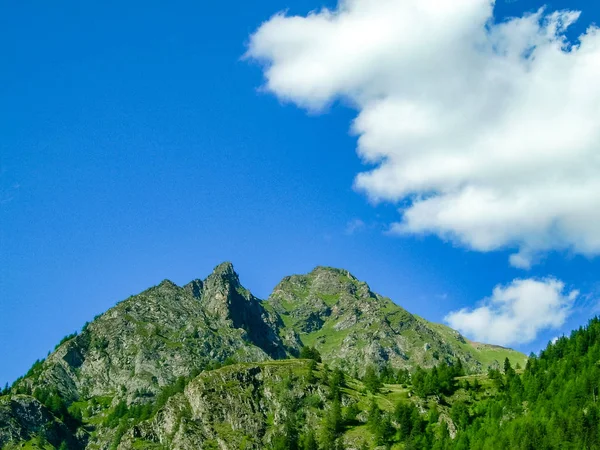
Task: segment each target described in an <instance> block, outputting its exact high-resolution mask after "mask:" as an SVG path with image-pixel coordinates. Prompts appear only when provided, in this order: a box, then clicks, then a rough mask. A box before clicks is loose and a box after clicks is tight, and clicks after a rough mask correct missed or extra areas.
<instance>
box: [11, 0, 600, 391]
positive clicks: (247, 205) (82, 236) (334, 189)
mask: <svg viewBox="0 0 600 450" xmlns="http://www.w3.org/2000/svg"><path fill="white" fill-rule="evenodd" d="M323 5H324V4H322V3H318V2H315V1H314V0H303V1H287V2H286V1H283V2H282V1H275V0H268V1H263V2H258V3H256V2H254V3H248V2H234V3H227V2H225V3H224V2H212V3H210V4H206V3H199V2H178V1H177V2H170V3H169V5H168V6H165V4H164V2H134V1H132V2H126V4H123V2H118V3H117V2H102V3H99V2H86V4H85V5H83V4H82V3H81V2H62V3H61V4H60V5H56V4H52V5H50V4H42V3H41V2H40V3H38V4H37V5H35V6H33V5H31V4H27V3H19V4H17V3H14V4H12V5H10V6H8V5H5V6H4V11H3V14H2V15H0V48H1V50H2V54H3V68H2V69H3V70H2V71H0V99H1V105H2V107H1V109H0V115H1V117H0V119H1V120H0V135H1V136H2V139H1V140H0V355H1V358H0V360H1V362H0V384H2V385H3V384H4V383H5V382H11V381H12V380H14V379H15V378H16V377H17V376H19V375H21V374H23V373H24V372H25V371H26V370H27V369H28V368H29V366H30V365H31V364H32V363H33V361H34V360H35V359H37V358H41V357H44V356H45V355H46V353H47V351H48V350H50V349H51V348H53V346H54V344H55V343H57V342H58V341H59V340H60V338H61V337H63V336H64V335H66V334H68V333H71V332H72V331H74V330H77V329H80V328H81V326H82V325H83V323H84V322H85V321H87V320H90V319H91V318H93V317H94V315H96V314H98V313H101V312H103V311H104V310H106V309H107V308H109V307H111V306H112V305H114V304H115V303H116V302H117V301H120V300H122V299H124V298H126V297H127V296H129V295H131V294H135V293H138V292H140V291H141V290H143V289H145V288H147V287H149V286H151V285H154V284H157V283H159V282H160V281H161V280H162V279H165V278H168V279H171V280H173V281H174V282H176V283H178V284H183V283H186V282H187V281H189V280H191V279H193V278H198V277H200V278H203V277H205V276H206V275H207V274H208V273H209V272H210V271H211V269H212V268H213V267H214V266H215V265H216V264H218V263H219V262H221V261H224V260H230V261H232V262H233V263H234V265H235V267H236V270H237V271H238V272H239V273H240V276H241V280H242V282H243V283H244V284H245V285H246V286H247V287H248V288H249V289H250V290H251V291H252V292H253V293H255V294H256V295H257V296H259V297H262V298H265V297H266V296H268V294H269V292H270V291H271V289H272V288H273V287H274V286H275V284H276V283H277V282H278V281H279V280H280V279H281V278H282V277H283V276H285V275H289V274H292V273H303V272H307V271H309V270H311V269H312V268H313V267H314V266H316V265H331V266H337V267H343V268H346V269H348V270H350V271H351V272H353V273H354V274H355V275H356V276H358V277H359V278H361V279H363V280H365V281H367V282H368V283H369V284H370V285H371V287H372V289H373V290H375V291H377V292H379V293H381V294H384V295H387V296H389V297H391V298H392V299H394V300H395V301H396V302H397V303H399V304H400V305H402V306H403V307H405V308H406V309H407V310H409V311H411V312H413V313H416V314H419V315H421V316H423V317H425V318H427V319H429V320H433V321H442V320H443V319H444V317H445V316H446V315H447V314H448V313H450V312H451V311H456V310H458V309H460V308H464V307H471V308H472V307H474V306H475V305H477V303H478V302H479V301H481V300H482V299H484V298H486V297H489V296H490V295H492V290H493V288H494V287H495V286H497V285H507V284H508V283H511V282H512V281H513V280H515V279H518V278H528V279H542V278H544V277H550V276H551V277H555V278H557V279H560V280H562V281H563V282H564V285H565V287H564V289H565V292H568V291H571V290H573V289H577V290H579V291H580V296H579V297H578V300H577V302H575V305H574V307H573V311H572V313H571V314H569V316H568V318H566V320H565V321H564V323H563V324H562V325H561V326H560V327H559V328H558V329H541V330H540V331H539V332H538V333H536V338H535V339H534V340H533V341H531V342H528V343H523V344H519V345H515V347H516V348H518V349H520V350H522V351H524V352H529V351H537V350H539V349H540V348H541V347H542V346H544V345H545V344H546V343H547V342H548V340H549V339H551V338H552V337H554V336H556V335H558V334H560V333H562V332H563V331H565V332H568V331H569V330H570V329H572V328H573V327H576V326H579V325H581V324H584V323H585V322H586V321H587V319H588V318H589V317H591V315H592V314H593V313H594V310H595V299H596V293H597V292H598V291H599V285H598V281H597V280H598V278H597V273H599V269H600V261H599V260H598V258H594V253H593V252H591V253H589V254H587V255H582V254H581V253H583V252H581V251H577V250H576V249H569V248H567V249H564V248H549V249H547V250H546V251H544V252H543V255H542V256H540V257H539V258H538V259H539V261H538V263H537V264H535V265H533V266H532V268H531V269H530V270H527V271H524V270H522V269H519V268H515V267H513V266H511V265H509V264H508V263H507V260H508V257H509V255H510V254H512V253H514V251H515V249H514V246H513V248H509V247H510V246H501V247H500V248H498V249H494V250H493V251H481V249H477V248H473V246H469V245H463V243H461V242H459V241H456V240H452V239H451V240H448V239H441V238H440V237H438V235H436V233H425V234H422V233H416V234H415V233H408V234H403V235H390V233H387V231H388V230H389V228H390V226H391V224H392V223H395V222H398V221H399V213H398V211H397V210H398V207H399V205H400V204H401V203H402V202H399V201H381V202H379V203H376V204H375V203H374V202H372V201H370V200H369V198H368V195H367V194H365V193H364V192H361V191H360V190H357V189H354V188H353V185H354V180H355V177H356V176H357V174H358V173H361V172H364V171H365V170H366V169H368V167H371V166H372V164H371V165H367V166H365V164H364V163H363V161H361V158H360V157H359V156H358V155H357V153H356V150H355V149H356V145H357V142H356V140H357V136H356V135H353V134H352V133H350V132H349V129H350V123H351V122H352V120H353V119H354V118H355V117H356V115H357V111H356V108H355V107H350V106H349V105H350V104H351V102H348V101H344V99H343V98H342V99H341V101H337V100H336V101H333V102H332V103H331V104H329V106H328V107H327V108H326V109H325V110H322V111H319V112H315V111H306V109H305V108H302V107H298V106H297V104H295V103H294V102H293V101H292V102H290V101H287V100H289V99H287V100H286V99H285V98H283V97H282V96H281V95H280V94H278V93H277V92H275V91H273V90H271V92H266V91H265V89H259V88H260V87H261V86H264V83H265V81H264V76H265V72H264V70H265V66H264V65H261V63H259V62H257V61H253V60H248V59H242V55H244V53H245V52H246V51H247V49H248V45H249V42H250V41H249V40H250V36H251V34H252V33H254V32H255V31H256V30H257V29H258V27H259V26H260V25H261V24H262V23H263V22H264V21H266V20H268V19H269V18H270V17H271V16H272V15H273V14H274V13H276V12H277V11H281V10H287V11H288V14H291V15H295V14H298V15H301V16H304V15H306V14H307V13H308V12H309V11H311V10H314V9H318V8H320V7H321V6H323ZM325 5H326V6H329V7H330V8H335V3H331V2H330V3H328V4H325ZM539 6H541V4H540V3H537V2H532V1H527V2H525V1H521V0H518V1H515V2H512V3H499V4H498V5H497V6H496V10H495V14H496V19H497V20H499V21H500V20H502V19H503V18H505V17H506V16H520V15H522V14H523V12H524V11H535V10H536V9H537V8H538V7H539ZM548 7H549V8H550V9H552V10H554V9H561V8H565V7H568V8H570V9H578V10H581V11H583V15H582V16H581V18H580V19H579V21H578V23H577V24H576V25H574V27H573V28H572V29H571V31H570V32H571V33H574V34H573V35H576V34H579V33H581V32H583V31H584V30H585V28H586V27H587V25H589V24H591V23H593V22H600V9H599V7H598V5H596V4H593V3H589V4H588V3H587V2H577V1H572V2H558V1H557V2H553V3H552V4H549V5H548ZM263 63H264V61H263ZM352 224H362V225H361V226H355V227H352V226H349V225H352ZM352 228H354V229H353V230H352Z"/></svg>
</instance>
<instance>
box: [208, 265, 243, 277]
mask: <svg viewBox="0 0 600 450" xmlns="http://www.w3.org/2000/svg"><path fill="white" fill-rule="evenodd" d="M212 273H213V274H215V275H222V276H232V275H233V276H235V277H236V278H237V276H238V275H237V273H236V272H235V270H234V268H233V264H232V263H230V262H229V261H225V262H222V263H221V264H219V265H218V266H217V267H215V268H214V269H213V272H212Z"/></svg>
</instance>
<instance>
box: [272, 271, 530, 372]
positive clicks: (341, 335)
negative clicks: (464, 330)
mask: <svg viewBox="0 0 600 450" xmlns="http://www.w3.org/2000/svg"><path fill="white" fill-rule="evenodd" d="M264 306H265V308H266V309H268V310H269V311H271V312H274V313H277V315H278V316H279V317H280V318H281V320H282V321H283V323H284V326H283V327H282V328H280V329H281V330H286V331H285V332H286V333H287V334H288V335H289V331H287V330H289V329H291V330H293V331H294V332H295V333H296V334H297V336H298V337H299V342H300V343H301V345H309V346H314V347H316V348H317V349H318V350H319V351H320V352H321V354H322V355H323V357H324V359H325V360H327V361H328V362H329V363H331V364H332V365H334V366H339V367H341V368H343V369H344V370H347V371H348V372H350V373H356V374H359V375H362V374H363V373H364V370H365V368H366V367H367V366H368V365H369V364H375V365H377V366H379V367H382V366H383V365H385V364H390V365H391V366H392V367H395V368H408V369H410V368H414V367H416V366H421V367H432V366H434V365H437V364H439V363H440V362H441V361H445V362H448V363H451V362H452V361H453V360H455V359H456V358H459V359H460V360H461V361H462V362H463V364H465V365H466V366H467V367H468V368H469V369H470V370H471V371H482V370H487V368H488V367H489V366H492V367H494V366H496V367H499V363H500V362H502V361H504V359H505V358H506V357H508V358H509V359H510V360H511V361H513V363H520V364H521V365H523V364H524V363H525V360H526V359H525V357H524V356H523V355H522V354H520V353H517V352H515V351H513V350H510V349H506V348H502V347H499V346H493V345H486V344H478V343H475V342H470V341H468V340H467V339H466V338H464V337H463V336H461V335H460V333H459V332H457V331H455V330H452V329H451V328H448V327H446V326H444V325H440V324H434V323H430V322H428V321H426V320H424V319H422V318H420V317H418V316H415V315H413V314H410V313H409V312H408V311H406V310H405V309H403V308H402V307H400V306H398V305H397V304H396V303H394V302H393V301H392V300H390V299H389V298H386V297H383V296H381V295H379V294H376V293H374V292H372V291H371V289H370V288H369V286H368V285H367V283H365V282H361V281H359V280H358V279H356V277H354V276H353V275H352V274H350V273H349V272H348V271H346V270H340V269H334V268H331V267H317V268H316V269H314V270H313V271H312V272H310V273H309V274H307V275H293V276H290V277H286V278H284V279H283V280H282V281H281V282H280V283H279V284H278V285H277V286H276V287H275V289H274V290H273V293H272V294H271V295H270V297H269V299H268V300H267V301H266V302H265V303H264ZM289 345H291V344H289Z"/></svg>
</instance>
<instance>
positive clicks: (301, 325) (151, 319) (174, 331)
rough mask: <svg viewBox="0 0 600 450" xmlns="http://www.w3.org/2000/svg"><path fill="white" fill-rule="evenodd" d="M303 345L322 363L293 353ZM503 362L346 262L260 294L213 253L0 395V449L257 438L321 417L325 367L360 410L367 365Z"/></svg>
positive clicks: (77, 337)
mask: <svg viewBox="0 0 600 450" xmlns="http://www.w3.org/2000/svg"><path fill="white" fill-rule="evenodd" d="M303 348H311V349H312V348H314V349H316V351H317V352H318V353H320V355H321V357H322V360H323V363H326V365H324V364H319V365H318V366H313V365H312V364H309V361H306V360H298V359H295V358H296V357H298V356H299V355H300V353H301V351H302V349H303ZM505 358H509V359H510V361H512V362H513V364H516V363H519V364H521V365H524V364H525V363H526V358H525V357H524V355H522V354H520V353H518V352H515V351H513V350H509V349H504V348H501V347H495V346H488V345H485V344H476V343H472V342H469V341H468V340H467V339H465V338H464V337H462V336H461V335H460V334H459V333H458V332H456V331H454V330H451V329H450V328H448V327H445V326H443V325H439V324H433V323H430V322H427V321H426V320H424V319H422V318H420V317H417V316H415V315H412V314H410V313H409V312H407V311H406V310H404V309H403V308H401V307H400V306H398V305H396V304H395V303H394V302H392V301H391V300H390V299H388V298H385V297H382V296H381V295H379V294H376V293H374V292H372V291H371V289H370V288H369V286H368V285H367V284H366V283H364V282H361V281H359V280H357V279H356V278H355V277H354V276H352V275H351V274H350V273H348V272H347V271H345V270H340V269H334V268H328V267H317V268H316V269H315V270H313V271H312V272H310V273H309V274H306V275H294V276H290V277H286V278H284V279H283V280H282V281H281V282H280V283H279V284H278V285H277V286H276V288H275V289H274V291H273V293H272V294H271V295H270V296H269V298H268V299H267V300H264V301H262V300H260V299H258V298H256V297H254V296H253V295H252V294H251V293H250V291H249V290H248V289H246V288H244V287H243V286H242V285H241V283H240V280H239V277H238V275H237V274H236V273H235V271H234V269H233V266H232V265H231V264H230V263H223V264H220V265H219V266H217V267H216V268H215V269H214V271H213V272H212V273H211V274H210V275H209V276H208V277H207V278H206V279H204V280H194V281H191V282H190V283H188V284H187V285H185V286H182V287H180V286H177V285H175V284H174V283H172V282H170V281H168V280H165V281H163V282H162V283H160V284H159V285H157V286H155V287H152V288H150V289H148V290H146V291H144V292H142V293H140V294H138V295H135V296H132V297H130V298H128V299H126V300H124V301H122V302H120V303H119V304H117V305H116V306H115V307H113V308H111V309H109V310H108V311H107V312H105V313H104V314H102V315H100V316H98V317H96V318H95V319H94V320H93V321H92V322H91V323H88V324H85V326H84V327H83V329H82V331H81V332H80V333H77V334H74V335H71V336H67V337H66V338H65V339H63V341H62V342H61V343H59V345H57V346H56V348H55V350H54V351H53V352H52V353H51V354H50V355H49V356H48V358H46V359H45V360H44V361H38V362H36V363H35V364H34V365H33V367H32V368H31V369H30V371H29V372H28V373H27V374H26V375H25V376H24V377H22V378H20V379H19V380H17V381H16V382H15V383H14V384H13V386H11V388H10V389H9V390H8V391H7V392H4V394H5V395H3V396H2V397H0V447H2V448H13V447H18V446H20V445H21V444H24V445H30V446H32V445H37V446H38V448H55V447H59V446H61V445H62V446H63V448H119V449H126V448H127V449H128V448H195V449H196V448H202V449H204V448H207V449H208V448H221V449H234V448H236V449H237V448H248V449H251V448H257V449H258V448H264V447H265V445H274V442H275V441H277V436H278V435H277V433H279V432H280V431H281V430H280V428H281V427H282V426H283V425H285V423H286V420H287V419H286V417H287V416H289V415H290V414H291V411H292V410H293V411H297V410H298V408H300V410H302V411H304V417H303V419H302V420H303V423H314V425H315V426H316V425H317V423H320V421H322V420H324V417H326V416H327V414H326V411H327V407H326V406H331V405H330V404H331V401H332V394H331V390H332V389H331V386H330V383H329V381H328V378H329V377H330V373H338V374H339V373H345V375H344V376H345V377H346V379H347V380H348V381H347V382H346V383H345V384H344V391H343V395H342V394H339V401H340V402H342V403H343V406H344V408H349V407H350V405H351V404H353V403H356V405H357V406H356V409H357V410H361V408H362V410H364V409H365V408H366V405H367V400H366V397H365V395H366V393H365V389H366V388H365V385H364V384H363V383H362V382H361V381H360V380H359V378H360V377H363V376H367V372H368V371H369V370H371V371H372V372H373V371H375V372H379V373H381V374H383V373H385V374H387V376H388V378H389V377H390V376H391V375H390V374H394V375H393V377H396V374H397V375H398V376H401V374H404V373H408V371H414V370H415V369H416V368H432V367H436V366H444V367H451V366H453V367H457V364H458V365H459V366H460V367H462V368H464V369H466V370H467V371H468V372H470V373H480V372H485V371H486V370H487V369H488V368H498V367H500V365H501V363H502V362H503V361H504V360H505ZM222 365H225V366H226V367H222V368H221V366H222ZM332 369H337V370H338V372H331V370H332ZM434 370H435V369H434ZM340 371H343V372H340ZM405 371H406V372H405ZM388 381H395V379H394V380H391V379H390V380H388ZM405 381H407V380H405ZM282 383H283V384H284V385H286V386H288V387H287V388H286V389H284V390H281V385H282ZM407 389H408V388H397V390H396V391H394V392H395V393H402V395H404V394H407V393H408V392H409V391H408V390H407ZM394 395H395V394H394ZM392 396H393V395H392ZM334 397H336V398H337V397H338V394H335V395H334ZM381 401H382V402H392V400H389V399H387V398H386V397H385V396H383V397H381ZM306 402H309V403H306ZM311 402H312V403H311ZM286 405H287V406H286ZM290 405H292V406H293V408H292V407H290ZM290 408H291V409H290ZM338 431H339V430H338ZM65 446H66V447H65ZM19 448H21V447H19ZM30 448H31V447H30ZM33 448H35V447H33Z"/></svg>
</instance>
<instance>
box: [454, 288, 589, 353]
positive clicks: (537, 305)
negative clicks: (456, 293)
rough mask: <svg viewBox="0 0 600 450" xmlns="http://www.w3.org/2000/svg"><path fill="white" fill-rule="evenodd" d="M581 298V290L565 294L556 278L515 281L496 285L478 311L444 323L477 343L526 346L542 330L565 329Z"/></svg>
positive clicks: (463, 312) (465, 311) (467, 311)
mask: <svg viewBox="0 0 600 450" xmlns="http://www.w3.org/2000/svg"><path fill="white" fill-rule="evenodd" d="M578 296H579V291H576V290H573V291H570V292H565V284H564V283H563V282H562V281H559V280H556V279H554V278H546V279H541V280H536V279H531V278H530V279H525V280H513V281H512V283H510V284H509V285H507V286H496V287H495V288H494V291H493V293H492V296H491V297H490V298H488V299H485V300H483V301H482V302H481V305H480V306H478V307H477V308H475V309H468V308H464V309H461V310H459V311H454V312H451V313H450V314H448V315H447V316H446V317H445V318H444V320H445V321H446V322H447V323H448V324H449V325H450V326H451V327H452V328H455V329H457V330H459V331H460V332H461V333H463V334H465V335H466V336H468V337H470V338H472V339H474V340H476V341H480V342H489V343H492V344H498V345H512V344H523V343H527V342H531V341H533V340H534V339H535V338H536V337H537V335H538V333H539V332H540V331H541V330H545V329H557V328H559V327H561V326H562V325H563V324H564V323H565V320H566V319H567V317H568V316H569V314H570V313H571V309H572V307H573V304H574V303H575V300H576V299H577V297H578Z"/></svg>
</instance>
